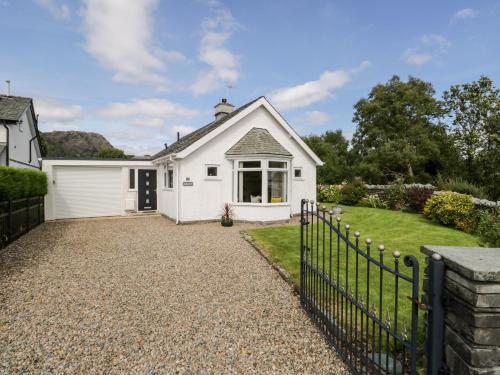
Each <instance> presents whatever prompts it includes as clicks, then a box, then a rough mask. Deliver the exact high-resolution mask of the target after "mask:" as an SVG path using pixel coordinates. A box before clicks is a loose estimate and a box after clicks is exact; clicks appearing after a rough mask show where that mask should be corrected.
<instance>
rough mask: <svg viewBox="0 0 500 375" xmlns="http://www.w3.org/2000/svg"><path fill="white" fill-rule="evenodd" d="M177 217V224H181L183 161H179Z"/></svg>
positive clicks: (177, 163)
mask: <svg viewBox="0 0 500 375" xmlns="http://www.w3.org/2000/svg"><path fill="white" fill-rule="evenodd" d="M175 164H176V165H177V218H176V220H175V223H176V224H180V222H181V221H180V220H179V214H180V212H181V163H180V161H177V162H176V163H175Z"/></svg>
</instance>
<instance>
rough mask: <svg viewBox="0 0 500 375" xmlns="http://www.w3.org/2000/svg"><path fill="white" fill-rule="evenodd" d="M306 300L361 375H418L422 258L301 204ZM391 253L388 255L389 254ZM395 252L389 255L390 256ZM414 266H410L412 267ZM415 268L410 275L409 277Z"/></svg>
mask: <svg viewBox="0 0 500 375" xmlns="http://www.w3.org/2000/svg"><path fill="white" fill-rule="evenodd" d="M300 228H301V236H300V241H301V246H300V265H301V268H300V300H301V303H302V306H303V308H304V309H305V310H306V311H307V313H308V314H309V315H310V317H311V319H312V320H313V321H314V322H315V323H316V324H317V325H318V326H319V328H320V329H321V330H322V331H323V333H324V334H325V336H326V337H327V338H328V340H329V341H330V342H331V344H332V345H333V346H334V347H335V349H336V350H337V351H338V353H339V354H340V355H341V356H342V357H343V359H344V360H345V362H346V363H347V365H348V366H349V368H350V370H351V371H352V372H353V373H356V374H372V373H377V374H407V373H408V374H416V371H417V361H418V360H417V338H418V330H419V327H418V308H419V301H418V291H419V264H418V261H417V259H416V258H415V257H414V256H406V257H404V266H405V267H404V269H403V267H402V266H403V265H401V264H400V256H401V254H400V253H399V251H394V252H393V253H392V254H391V255H389V256H388V257H387V256H386V255H385V248H384V246H383V245H379V246H378V247H377V248H376V250H372V241H371V240H370V239H368V238H367V239H366V241H365V244H364V245H363V246H362V245H361V244H360V233H359V232H355V233H354V234H353V238H351V233H350V230H349V225H347V224H346V225H344V226H343V228H341V218H340V217H335V215H334V213H333V212H332V211H327V210H326V209H325V208H324V207H319V206H318V204H315V203H314V201H308V200H305V199H303V200H302V202H301V221H300ZM384 256H385V258H384ZM387 258H389V259H387ZM404 271H406V272H404ZM407 273H409V274H410V275H407Z"/></svg>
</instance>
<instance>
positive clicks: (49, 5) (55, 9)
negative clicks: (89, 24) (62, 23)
mask: <svg viewBox="0 0 500 375" xmlns="http://www.w3.org/2000/svg"><path fill="white" fill-rule="evenodd" d="M35 2H36V3H37V4H38V5H40V6H42V7H43V8H45V9H47V10H48V11H49V12H50V14H52V16H54V17H55V18H57V19H68V18H69V17H70V16H71V12H70V10H69V7H68V6H67V5H66V4H65V3H64V2H62V1H56V0H35Z"/></svg>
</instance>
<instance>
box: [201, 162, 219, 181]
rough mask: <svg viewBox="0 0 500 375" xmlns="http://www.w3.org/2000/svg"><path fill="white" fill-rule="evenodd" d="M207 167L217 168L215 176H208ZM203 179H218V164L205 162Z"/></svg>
mask: <svg viewBox="0 0 500 375" xmlns="http://www.w3.org/2000/svg"><path fill="white" fill-rule="evenodd" d="M208 168H217V176H209V175H208ZM205 180H213V181H220V180H221V177H220V164H205Z"/></svg>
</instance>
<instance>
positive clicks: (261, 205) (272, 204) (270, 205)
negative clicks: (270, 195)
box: [231, 202, 290, 207]
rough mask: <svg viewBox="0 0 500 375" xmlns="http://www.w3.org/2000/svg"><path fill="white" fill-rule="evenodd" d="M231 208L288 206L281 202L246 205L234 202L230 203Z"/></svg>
mask: <svg viewBox="0 0 500 375" xmlns="http://www.w3.org/2000/svg"><path fill="white" fill-rule="evenodd" d="M231 205H232V206H235V207H237V206H241V207H245V206H248V207H279V206H290V203H289V202H281V203H247V202H234V203H231Z"/></svg>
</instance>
